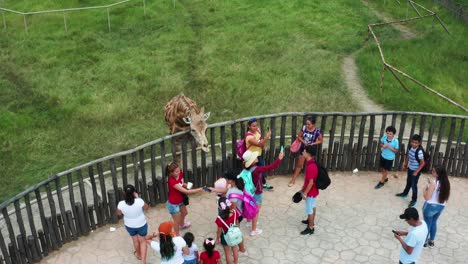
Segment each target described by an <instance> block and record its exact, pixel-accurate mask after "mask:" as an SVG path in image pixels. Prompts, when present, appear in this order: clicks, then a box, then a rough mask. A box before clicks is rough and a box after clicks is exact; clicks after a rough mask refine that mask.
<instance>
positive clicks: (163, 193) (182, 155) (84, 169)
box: [0, 111, 468, 263]
mask: <svg viewBox="0 0 468 264" xmlns="http://www.w3.org/2000/svg"><path fill="white" fill-rule="evenodd" d="M309 115H314V116H316V118H317V127H319V128H320V129H321V130H322V131H323V133H324V142H323V144H322V145H321V146H320V149H319V154H318V156H317V158H318V160H319V161H320V162H322V163H323V164H324V165H325V166H326V167H327V168H328V169H329V170H331V171H337V170H340V171H350V170H351V169H353V168H359V169H360V170H373V171H375V170H377V169H378V156H379V155H380V148H379V147H378V142H379V140H380V137H381V136H382V135H383V134H384V131H385V128H386V127H387V126H389V125H393V126H395V127H396V128H397V130H398V133H397V137H398V138H399V139H400V151H399V152H398V153H397V157H396V159H395V162H394V167H395V169H401V167H402V164H403V160H404V158H405V155H406V146H408V144H409V138H410V136H411V135H412V134H415V133H419V134H420V135H421V136H422V137H423V139H424V141H423V145H424V147H425V148H426V150H427V151H428V153H430V155H431V159H432V164H433V165H442V166H445V167H446V168H447V170H448V171H449V173H450V174H451V175H454V176H461V177H467V176H468V157H467V156H468V155H466V154H465V153H468V145H467V144H466V140H467V138H468V136H467V133H466V130H465V128H466V123H465V122H467V121H466V120H467V119H468V116H457V115H444V114H431V113H416V112H394V111H391V112H382V113H341V112H329V113H321V112H289V113H279V114H269V115H262V116H257V119H258V122H259V127H260V128H261V129H262V131H265V130H266V127H270V128H271V129H272V134H273V136H272V139H271V140H270V142H269V143H268V148H267V149H265V152H264V153H263V157H264V158H265V160H266V162H267V163H270V162H272V161H273V160H274V159H275V158H276V156H277V155H278V151H279V149H280V146H285V158H284V161H283V163H282V164H281V166H280V168H279V170H278V171H277V172H276V173H277V174H289V173H291V172H292V170H293V169H294V167H295V164H294V162H295V154H293V153H291V152H290V151H289V144H290V142H291V141H293V140H294V139H295V137H296V135H297V133H298V132H299V130H300V129H301V127H302V125H303V124H304V122H305V118H306V116H309ZM248 119H250V118H241V119H236V120H231V121H226V122H220V123H216V124H211V125H209V126H208V128H207V131H206V134H207V137H208V139H209V143H210V145H209V147H210V152H209V153H205V152H202V151H201V150H200V148H198V147H197V146H196V144H195V141H194V139H193V138H192V137H190V136H189V133H188V132H180V133H178V134H175V135H169V136H165V137H163V138H160V139H157V140H154V141H151V142H148V143H146V144H143V145H140V146H137V147H135V148H133V149H129V150H126V151H122V152H118V153H115V154H112V155H109V156H106V157H103V158H100V159H97V160H94V161H91V162H88V163H85V164H82V165H80V166H77V167H74V168H72V169H69V170H66V171H64V172H60V173H57V174H55V175H53V176H52V177H50V178H48V179H47V180H45V181H42V182H40V183H38V184H37V185H34V186H32V187H30V188H28V189H27V190H25V191H23V192H21V193H20V194H18V195H16V196H15V197H13V198H11V199H8V200H7V201H4V202H3V203H2V204H1V205H0V211H1V212H2V213H1V216H2V217H1V218H0V224H1V225H2V226H4V228H2V229H0V251H1V255H0V257H2V258H3V260H4V262H5V263H26V262H33V261H37V260H39V259H40V258H42V257H45V256H47V255H48V254H49V253H50V252H52V251H54V250H58V249H60V248H61V246H62V245H63V244H65V243H68V242H70V241H73V240H76V239H78V238H79V237H81V236H87V235H89V234H90V231H91V230H95V229H96V228H98V227H102V226H105V225H106V224H109V223H116V222H117V221H118V217H117V215H116V214H115V208H116V205H117V203H118V201H120V200H121V199H122V189H123V188H124V186H125V185H126V184H129V183H130V184H133V185H135V187H136V188H137V190H138V191H139V192H140V193H141V196H142V198H143V199H144V200H145V201H147V202H148V203H149V204H150V205H151V206H155V205H156V204H159V203H164V202H166V200H167V178H166V176H165V171H164V168H165V165H166V164H167V163H168V162H169V161H172V160H174V159H177V158H179V160H180V161H181V164H182V169H183V171H184V177H185V178H186V180H187V181H191V182H193V183H194V186H195V187H199V186H204V185H212V184H213V182H214V181H215V180H216V179H217V177H218V176H219V175H221V174H222V172H223V171H224V170H226V169H230V168H240V166H241V162H240V161H239V160H238V159H237V158H236V148H235V144H233V143H234V142H237V141H238V140H239V139H241V138H243V137H245V133H246V122H247V120H248ZM176 138H180V139H182V140H181V142H182V143H181V145H182V146H181V148H180V149H178V148H177V147H176V145H175V142H176ZM33 212H34V213H33ZM33 256H34V258H33ZM33 259H34V260H33Z"/></svg>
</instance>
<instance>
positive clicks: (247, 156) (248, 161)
mask: <svg viewBox="0 0 468 264" xmlns="http://www.w3.org/2000/svg"><path fill="white" fill-rule="evenodd" d="M257 157H258V152H257V151H254V152H252V151H250V150H247V151H246V152H244V155H242V159H243V160H244V161H245V167H247V168H248V167H250V165H252V163H254V162H255V160H256V159H257Z"/></svg>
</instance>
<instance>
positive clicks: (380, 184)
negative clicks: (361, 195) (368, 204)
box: [374, 182, 385, 189]
mask: <svg viewBox="0 0 468 264" xmlns="http://www.w3.org/2000/svg"><path fill="white" fill-rule="evenodd" d="M384 185H385V183H381V182H379V183H377V185H376V186H375V187H374V189H380V188H382V187H383V186H384Z"/></svg>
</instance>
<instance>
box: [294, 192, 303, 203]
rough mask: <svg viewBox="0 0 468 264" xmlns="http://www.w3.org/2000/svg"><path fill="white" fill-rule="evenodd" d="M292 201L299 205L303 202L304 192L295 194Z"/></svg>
mask: <svg viewBox="0 0 468 264" xmlns="http://www.w3.org/2000/svg"><path fill="white" fill-rule="evenodd" d="M292 201H293V202H294V203H299V202H300V201H302V192H300V191H299V192H297V193H295V194H294V195H293V197H292Z"/></svg>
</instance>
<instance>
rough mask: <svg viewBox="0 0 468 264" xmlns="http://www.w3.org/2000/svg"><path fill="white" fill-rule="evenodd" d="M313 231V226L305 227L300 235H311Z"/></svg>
mask: <svg viewBox="0 0 468 264" xmlns="http://www.w3.org/2000/svg"><path fill="white" fill-rule="evenodd" d="M314 231H315V228H312V229H310V228H309V227H307V228H306V229H304V231H302V232H301V235H312V234H313V233H314Z"/></svg>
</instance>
